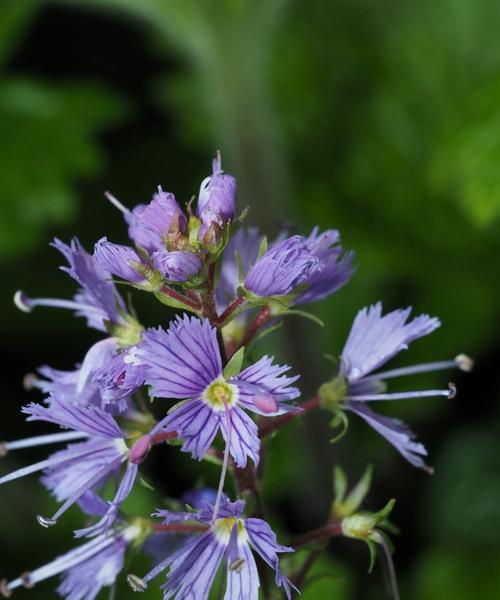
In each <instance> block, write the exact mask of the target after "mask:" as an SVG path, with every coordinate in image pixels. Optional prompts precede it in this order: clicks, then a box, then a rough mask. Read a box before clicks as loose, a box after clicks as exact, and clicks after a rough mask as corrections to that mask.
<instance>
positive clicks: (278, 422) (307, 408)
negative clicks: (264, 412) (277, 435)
mask: <svg viewBox="0 0 500 600" xmlns="http://www.w3.org/2000/svg"><path fill="white" fill-rule="evenodd" d="M299 408H301V409H302V410H301V411H297V412H289V413H286V414H285V415H281V416H279V417H274V418H270V417H265V418H264V419H262V420H261V423H260V427H259V435H260V437H261V438H262V437H264V436H266V435H269V434H270V433H272V432H273V431H275V430H276V429H278V428H279V427H282V426H283V425H286V423H288V422H289V421H291V420H292V419H295V417H302V416H304V414H306V413H308V412H311V411H312V410H315V409H316V408H319V398H318V396H313V397H312V398H310V399H309V400H306V402H303V403H302V404H299Z"/></svg>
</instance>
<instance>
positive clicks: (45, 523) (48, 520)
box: [36, 457, 126, 528]
mask: <svg viewBox="0 0 500 600" xmlns="http://www.w3.org/2000/svg"><path fill="white" fill-rule="evenodd" d="M125 460H126V458H125V457H122V458H121V460H120V461H119V462H118V461H115V462H114V463H110V464H109V465H106V466H105V467H103V468H102V469H100V470H99V471H97V473H96V474H95V475H94V476H93V477H91V478H90V479H89V480H88V481H86V482H85V483H84V484H83V485H82V486H80V487H79V488H78V490H77V491H76V492H75V493H74V494H73V495H71V496H70V497H69V498H68V499H67V500H66V502H64V504H63V505H62V506H61V507H60V508H59V509H58V510H57V511H56V512H55V513H54V514H53V515H52V517H44V516H43V515H36V520H37V521H38V523H39V524H40V525H41V526H42V527H46V528H47V527H52V526H53V525H55V524H56V523H57V520H58V519H59V517H60V516H61V515H62V514H63V513H65V512H66V511H67V510H68V508H71V506H73V504H74V503H75V502H76V501H77V500H78V499H79V498H81V496H83V494H84V493H85V492H86V491H87V490H89V489H90V488H91V487H93V486H94V485H95V484H96V483H98V482H99V481H100V480H101V479H102V478H103V477H105V476H106V475H107V474H108V473H110V472H111V471H113V469H114V468H116V467H118V466H119V465H120V464H121V463H122V462H124V461H125Z"/></svg>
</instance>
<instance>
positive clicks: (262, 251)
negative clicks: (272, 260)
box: [256, 236, 269, 260]
mask: <svg viewBox="0 0 500 600" xmlns="http://www.w3.org/2000/svg"><path fill="white" fill-rule="evenodd" d="M268 246H269V244H268V241H267V237H266V236H264V237H263V238H262V240H261V241H260V245H259V251H258V252H257V259H256V260H259V258H261V257H262V256H263V255H264V254H265V253H266V252H267V249H268Z"/></svg>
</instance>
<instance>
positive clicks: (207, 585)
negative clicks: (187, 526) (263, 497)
mask: <svg viewBox="0 0 500 600" xmlns="http://www.w3.org/2000/svg"><path fill="white" fill-rule="evenodd" d="M244 508H245V503H244V501H243V500H239V501H237V502H229V501H227V500H225V501H224V502H223V503H222V504H221V506H220V510H219V513H218V515H216V517H217V518H215V519H214V518H213V517H214V514H213V509H212V507H210V506H206V507H205V508H204V509H203V510H199V511H196V512H191V513H172V512H169V511H163V510H162V511H159V512H157V513H156V516H158V517H162V518H163V519H164V522H165V523H166V524H168V523H172V522H175V521H192V522H194V523H198V524H199V525H201V526H202V527H203V526H205V527H206V531H204V532H202V533H200V534H199V535H197V536H193V537H191V538H190V539H189V540H188V541H187V542H186V543H185V544H184V546H183V547H182V548H180V549H179V550H178V551H177V552H175V553H174V554H172V555H171V556H169V557H167V558H166V559H165V560H163V561H162V562H161V563H159V564H158V565H157V566H156V567H155V568H154V569H153V570H152V571H150V572H149V573H148V574H147V575H146V576H145V577H144V578H142V579H140V578H138V577H136V576H134V575H129V577H128V581H129V584H130V585H131V586H132V587H133V589H134V590H136V591H144V590H145V589H146V588H147V584H148V582H149V581H150V580H151V579H153V578H154V577H156V576H157V575H159V574H160V573H162V572H163V571H164V570H165V569H169V571H168V575H167V582H166V583H165V584H164V585H163V586H162V589H163V590H164V592H165V595H164V600H169V599H170V598H175V599H176V600H188V599H189V600H206V599H207V598H208V596H209V593H210V589H211V587H212V585H213V582H214V579H215V575H216V573H217V571H218V569H219V567H220V565H221V563H222V562H223V561H224V563H225V565H224V566H225V570H226V574H227V575H226V577H227V579H226V592H225V595H224V600H257V599H258V597H259V587H260V584H259V575H258V572H257V566H256V563H255V558H254V556H253V552H256V553H257V554H258V555H259V556H260V557H261V558H262V559H263V560H264V561H265V562H266V563H267V564H268V565H269V566H270V567H271V568H272V569H274V571H275V572H276V577H275V581H276V585H277V586H279V587H282V588H283V589H284V590H285V593H286V596H287V598H288V599H290V597H291V591H292V588H294V586H293V584H292V583H291V581H290V580H289V579H288V578H287V577H286V576H285V575H284V574H283V573H282V571H281V569H280V566H279V559H278V553H281V552H293V549H292V548H288V547H287V546H282V545H280V544H278V543H277V541H276V535H275V534H274V532H273V531H272V529H271V528H270V526H269V525H268V524H267V523H266V522H265V521H263V520H262V519H253V518H252V519H245V518H244V517H243V516H242V515H243V511H244Z"/></svg>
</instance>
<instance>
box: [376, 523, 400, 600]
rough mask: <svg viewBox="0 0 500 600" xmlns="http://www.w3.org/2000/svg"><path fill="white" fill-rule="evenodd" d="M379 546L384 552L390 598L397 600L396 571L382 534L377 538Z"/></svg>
mask: <svg viewBox="0 0 500 600" xmlns="http://www.w3.org/2000/svg"><path fill="white" fill-rule="evenodd" d="M378 537H379V541H380V545H381V546H382V548H383V550H384V555H385V559H386V561H387V570H388V571H389V581H390V585H391V591H392V597H393V599H394V600H399V589H398V579H397V577H396V569H395V568H394V562H393V561H392V556H391V553H390V551H389V548H388V547H387V542H386V541H385V538H384V536H383V535H382V534H380V535H379V536H378Z"/></svg>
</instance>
